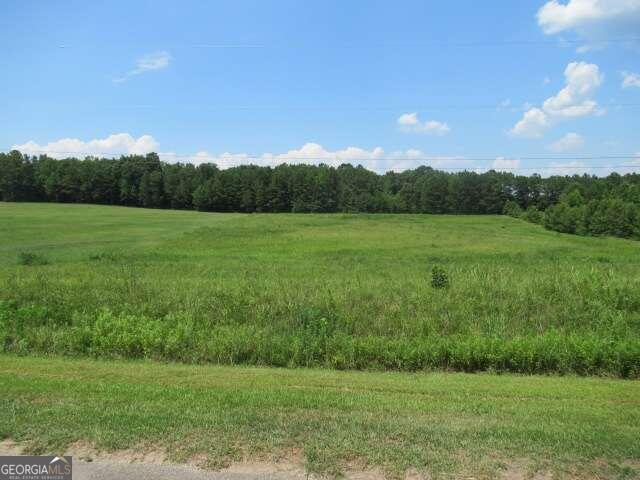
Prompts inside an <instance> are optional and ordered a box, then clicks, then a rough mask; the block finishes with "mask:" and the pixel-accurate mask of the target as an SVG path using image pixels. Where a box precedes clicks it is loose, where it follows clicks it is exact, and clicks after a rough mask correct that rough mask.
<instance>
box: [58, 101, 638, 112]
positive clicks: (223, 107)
mask: <svg viewBox="0 0 640 480" xmlns="http://www.w3.org/2000/svg"><path fill="white" fill-rule="evenodd" d="M48 105H49V106H54V107H55V106H56V104H48ZM60 106H62V104H60ZM167 107H171V108H176V107H179V108H182V109H190V110H291V111H334V110H354V111H358V110H360V111H370V110H379V111H386V110H389V111H395V110H398V111H425V110H497V111H505V112H521V111H524V110H525V109H524V108H521V107H515V106H513V105H507V106H503V105H500V104H499V103H495V104H491V105H490V104H478V105H351V106H350V105H327V106H312V105H202V104H185V103H176V104H165V105H152V104H132V105H94V106H93V108H95V109H100V110H112V109H114V110H117V109H158V108H167ZM602 107H605V108H607V107H609V108H637V107H640V103H613V102H610V103H606V104H603V105H602ZM88 108H92V107H88Z"/></svg>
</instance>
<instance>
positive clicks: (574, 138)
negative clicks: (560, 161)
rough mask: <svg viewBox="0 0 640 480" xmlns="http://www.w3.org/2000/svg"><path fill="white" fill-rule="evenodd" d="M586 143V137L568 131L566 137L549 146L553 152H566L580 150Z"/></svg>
mask: <svg viewBox="0 0 640 480" xmlns="http://www.w3.org/2000/svg"><path fill="white" fill-rule="evenodd" d="M583 145H584V137H583V136H582V135H579V134H577V133H574V132H570V133H567V134H566V135H565V136H564V137H562V138H560V139H558V140H556V141H555V142H553V143H551V144H550V145H548V146H547V149H549V150H551V151H552V152H557V153H564V152H573V151H575V150H579V149H580V148H582V147H583Z"/></svg>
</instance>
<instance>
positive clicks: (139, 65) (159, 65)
mask: <svg viewBox="0 0 640 480" xmlns="http://www.w3.org/2000/svg"><path fill="white" fill-rule="evenodd" d="M170 61H171V55H170V54H169V52H164V51H162V52H155V53H150V54H148V55H144V56H142V57H140V58H139V59H138V60H137V61H136V67H135V68H134V69H132V70H129V71H128V72H127V73H125V74H124V75H122V76H121V77H118V78H114V79H113V81H114V82H115V83H121V82H124V81H125V80H127V79H128V78H129V77H133V76H135V75H140V74H141V73H145V72H151V71H153V70H161V69H163V68H167V67H168V66H169V62H170Z"/></svg>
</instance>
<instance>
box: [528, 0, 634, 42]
mask: <svg viewBox="0 0 640 480" xmlns="http://www.w3.org/2000/svg"><path fill="white" fill-rule="evenodd" d="M537 19H538V25H539V26H540V28H542V31H543V32H544V33H546V34H547V35H553V34H558V33H562V32H567V31H574V32H576V33H578V34H579V35H581V36H582V37H584V38H585V39H586V40H588V41H596V42H598V41H605V43H606V39H607V37H610V36H611V35H612V34H618V35H621V34H622V35H624V34H626V33H631V34H634V33H636V32H637V29H638V27H639V26H640V0H569V1H568V2H566V3H561V2H560V1H558V0H551V1H548V2H547V3H545V4H544V5H543V6H542V7H541V8H540V10H538V13H537Z"/></svg>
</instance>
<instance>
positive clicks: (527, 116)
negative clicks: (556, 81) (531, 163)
mask: <svg viewBox="0 0 640 480" xmlns="http://www.w3.org/2000/svg"><path fill="white" fill-rule="evenodd" d="M547 128H549V117H548V116H547V114H546V113H544V112H543V111H542V110H540V109H539V108H536V107H533V108H530V109H529V110H527V111H526V112H524V115H523V116H522V119H521V120H520V121H519V122H518V123H516V124H515V125H514V127H513V128H512V129H511V134H512V135H514V136H517V137H529V138H538V137H541V136H542V134H543V133H544V132H545V130H546V129H547Z"/></svg>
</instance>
